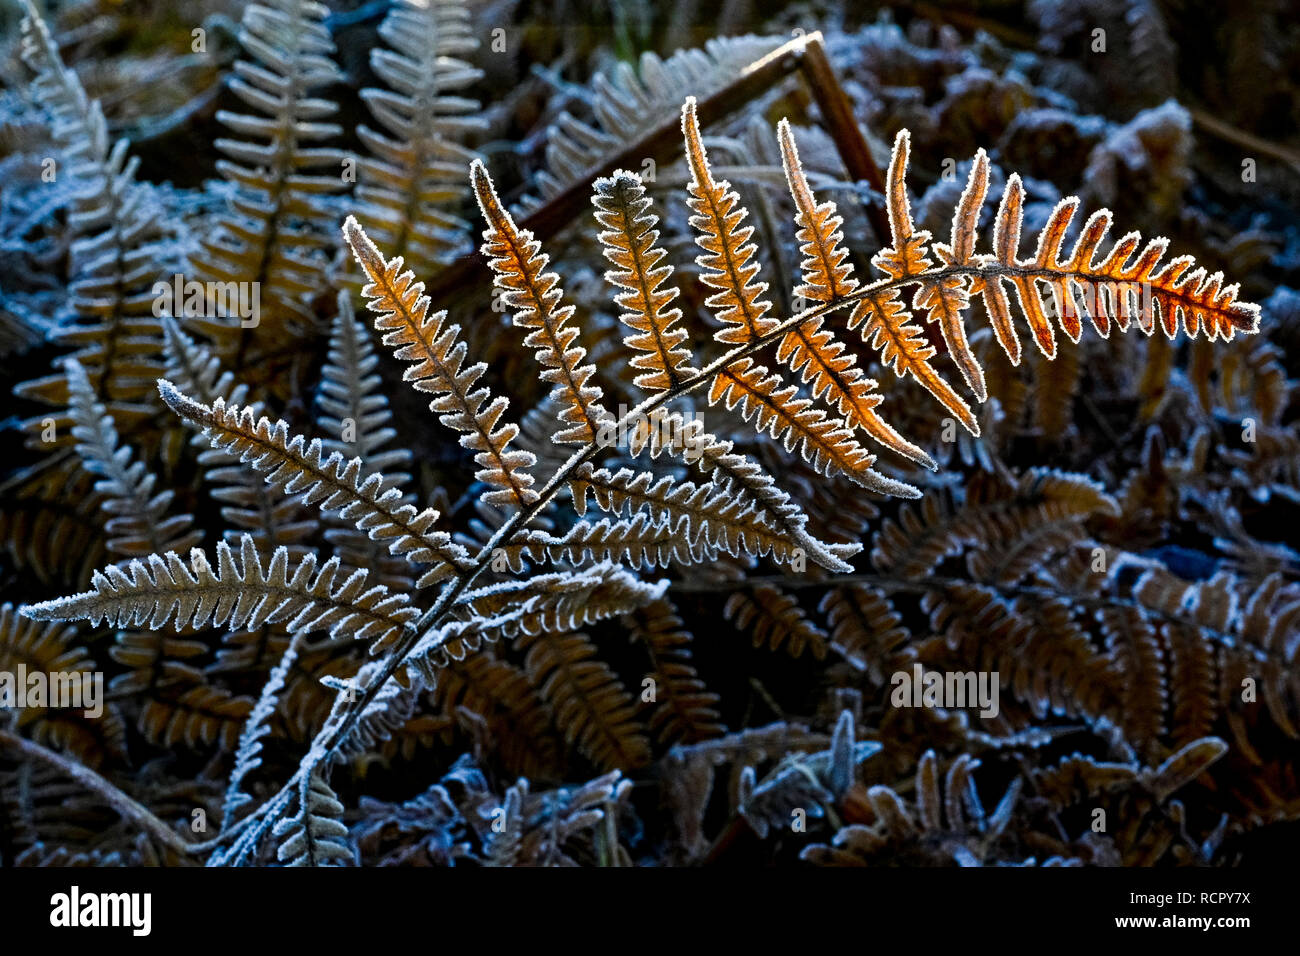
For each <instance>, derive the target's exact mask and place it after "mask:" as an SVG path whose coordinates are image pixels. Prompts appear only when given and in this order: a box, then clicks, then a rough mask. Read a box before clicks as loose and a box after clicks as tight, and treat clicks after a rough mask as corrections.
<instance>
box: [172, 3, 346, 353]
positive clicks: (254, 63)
mask: <svg viewBox="0 0 1300 956" xmlns="http://www.w3.org/2000/svg"><path fill="white" fill-rule="evenodd" d="M328 13H329V8H328V7H326V6H325V5H324V4H321V3H316V2H314V0H269V2H268V3H265V4H262V3H250V4H248V5H247V6H246V7H245V8H244V15H243V20H242V22H241V24H240V29H239V42H240V44H241V45H242V46H243V48H244V52H245V53H246V54H247V56H248V59H243V60H239V61H238V62H237V63H236V64H235V75H234V77H233V78H232V79H231V80H230V90H231V91H232V92H233V93H234V94H235V95H236V96H238V97H239V98H240V99H241V100H242V101H243V102H244V103H245V104H247V105H248V106H249V107H250V108H251V109H252V111H253V112H251V113H232V112H229V111H222V112H219V113H218V114H217V118H218V119H219V120H220V121H221V122H222V123H224V124H225V125H226V127H227V128H228V129H230V131H231V132H232V133H234V134H235V136H236V137H238V138H225V139H218V140H217V141H216V143H215V145H216V147H217V148H218V149H219V150H221V152H222V153H224V154H225V155H226V156H227V157H229V158H227V159H222V160H220V161H218V164H217V168H218V170H219V171H220V172H221V174H222V175H223V176H225V177H226V179H228V180H229V181H230V182H231V183H232V184H234V187H235V191H234V193H233V195H232V197H231V200H230V210H229V212H228V213H227V214H226V216H225V217H224V218H223V219H222V220H221V223H220V227H219V228H218V229H217V231H216V233H215V234H214V235H211V236H207V237H203V238H202V239H201V240H200V245H201V247H202V248H201V251H200V252H198V253H196V254H195V255H194V257H193V258H192V259H191V266H192V268H193V270H194V272H195V274H196V277H197V278H199V279H202V280H204V281H211V282H223V283H224V282H236V283H241V284H242V283H258V289H259V290H260V309H261V315H260V324H259V326H258V328H262V329H265V328H268V327H269V328H275V327H279V326H281V325H282V324H283V323H284V322H285V321H294V322H305V321H307V320H308V319H309V318H310V312H309V309H308V308H307V306H306V304H305V299H306V298H307V297H309V296H312V295H316V294H318V293H319V292H320V291H321V290H322V289H323V288H325V287H326V285H327V283H326V275H325V259H324V257H323V256H322V254H321V250H322V249H324V248H326V247H328V246H329V245H331V244H332V243H333V242H334V235H333V233H332V230H333V226H334V223H335V221H336V220H334V218H333V216H332V215H331V214H330V213H329V212H327V211H325V210H324V209H323V208H322V206H321V203H320V198H319V197H321V196H324V195H328V194H330V193H334V192H338V191H340V190H341V189H342V188H343V184H344V183H343V162H344V160H345V159H346V156H345V154H344V153H343V152H342V151H340V150H337V149H333V148H329V147H324V146H318V145H313V144H317V143H321V142H324V141H328V140H330V139H332V138H334V137H336V136H338V135H339V133H340V132H341V130H340V128H339V127H338V126H337V125H336V124H334V123H331V122H327V121H326V117H329V116H331V115H332V114H333V113H334V112H335V110H336V107H335V105H334V103H333V102H331V101H330V100H328V99H326V98H324V97H322V96H320V95H319V94H320V92H321V91H322V90H323V89H324V88H326V87H328V86H329V85H331V84H333V83H337V82H339V81H340V80H341V79H342V76H343V75H342V72H341V71H340V70H339V68H338V67H337V66H336V65H335V64H334V61H333V60H332V59H330V56H331V54H332V53H333V52H334V43H333V41H332V40H331V39H330V34H329V30H328V29H327V27H326V26H325V23H324V21H325V17H326V16H327V15H328ZM194 324H195V327H196V328H199V329H201V330H202V331H203V332H204V333H205V334H207V335H209V336H211V337H212V339H213V343H214V345H215V347H216V349H217V351H218V353H219V354H220V355H222V356H223V357H224V358H227V359H231V358H235V359H237V360H238V361H240V362H242V361H244V360H245V359H247V358H249V357H251V356H250V355H249V354H248V352H247V342H246V338H247V337H249V336H251V335H255V334H258V333H257V332H256V331H254V330H249V329H241V328H240V323H239V322H237V321H235V320H233V319H230V318H226V317H214V318H208V319H202V320H195V323H194ZM262 334H265V332H263V333H262Z"/></svg>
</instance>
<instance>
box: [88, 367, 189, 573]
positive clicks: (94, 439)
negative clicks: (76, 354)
mask: <svg viewBox="0 0 1300 956" xmlns="http://www.w3.org/2000/svg"><path fill="white" fill-rule="evenodd" d="M64 368H65V370H66V371H65V374H66V376H67V380H68V389H69V392H70V398H71V400H72V408H71V417H72V421H73V426H72V434H73V437H74V438H76V439H77V454H78V455H79V456H80V457H81V461H82V465H83V467H85V469H86V470H87V471H88V472H90V473H91V474H92V475H95V476H96V477H97V478H98V479H99V480H98V481H96V482H95V492H96V494H98V495H100V496H102V501H101V502H100V509H101V510H102V511H103V512H104V514H105V515H106V516H107V520H106V521H105V522H104V532H105V534H107V535H108V549H109V550H110V551H111V552H113V553H114V554H119V555H123V556H125V557H131V558H138V557H142V556H144V555H146V554H150V553H160V552H163V551H177V550H183V549H186V548H191V547H193V546H194V545H196V544H198V543H199V541H201V540H202V539H203V533H202V532H201V531H199V530H197V529H196V528H195V527H194V519H193V518H192V517H191V516H190V515H184V514H182V515H169V514H168V511H169V509H170V507H171V503H172V500H173V499H174V498H175V492H173V491H171V490H165V491H160V492H158V494H154V493H153V489H154V485H155V483H156V482H157V478H156V476H155V475H154V474H152V473H151V472H150V471H149V470H148V469H147V468H146V467H145V463H144V462H143V461H135V460H133V455H132V453H131V449H130V447H128V446H126V445H122V444H121V443H120V442H119V439H118V435H117V429H116V428H114V427H113V419H112V416H110V415H109V413H108V409H106V408H105V407H104V406H103V405H102V404H100V403H99V402H98V401H96V400H95V393H94V390H93V389H92V387H91V384H90V379H89V378H87V377H86V372H85V370H84V369H83V368H82V367H81V364H80V363H79V362H78V361H77V360H76V359H75V358H69V359H67V360H66V361H65V363H64Z"/></svg>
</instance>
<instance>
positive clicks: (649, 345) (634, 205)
mask: <svg viewBox="0 0 1300 956" xmlns="http://www.w3.org/2000/svg"><path fill="white" fill-rule="evenodd" d="M593 188H594V189H595V192H594V194H593V195H592V197H591V201H592V203H594V204H595V206H596V221H597V222H598V223H600V225H602V226H603V227H604V231H602V232H601V234H600V242H601V245H602V246H603V247H604V250H603V251H604V254H605V258H606V259H608V260H609V261H610V262H611V263H613V265H614V268H613V269H610V270H608V271H607V272H606V273H605V278H606V280H608V281H609V282H610V283H611V284H612V285H616V286H618V287H619V288H621V289H624V290H626V291H624V292H620V293H618V294H617V295H616V296H614V301H615V302H617V303H618V304H619V305H620V306H621V307H622V308H624V309H627V310H628V311H627V312H624V313H623V314H622V315H621V316H619V319H620V321H622V322H623V324H624V325H626V326H627V327H628V328H630V329H632V330H633V332H635V333H636V334H635V335H629V336H627V337H626V338H625V339H624V342H625V343H626V344H627V345H628V347H629V348H632V349H636V350H637V351H639V352H642V353H645V354H642V355H636V356H634V357H633V358H632V361H631V362H630V363H629V364H631V366H632V367H633V368H639V369H645V370H646V372H645V373H644V374H642V375H638V376H637V377H636V378H635V379H634V380H633V381H634V384H636V385H637V386H638V387H640V388H644V389H646V390H647V391H651V392H655V391H664V390H667V389H671V388H674V387H676V386H678V385H680V384H681V383H682V382H683V381H685V380H686V379H687V378H689V377H690V376H691V375H694V374H695V370H694V369H693V368H691V365H690V361H691V353H690V350H689V348H683V347H682V343H683V342H685V341H686V330H685V329H682V328H674V326H676V325H677V323H678V322H679V321H680V320H681V317H682V311H681V309H677V308H669V306H670V305H671V303H672V301H673V300H674V299H675V298H677V296H678V295H680V294H681V293H680V290H679V289H677V288H676V287H675V286H669V287H667V288H661V287H662V286H663V284H664V282H665V281H666V280H667V279H668V277H669V276H670V275H671V274H672V271H673V267H672V266H671V265H663V266H661V265H659V262H660V260H662V259H663V258H664V256H666V255H667V254H668V253H667V252H666V251H665V250H664V248H663V247H662V246H658V245H656V244H655V243H656V242H658V240H659V230H658V229H656V228H655V226H656V225H657V224H658V222H659V217H658V216H656V215H655V214H654V213H653V212H651V211H650V198H649V197H648V196H646V194H645V186H644V185H642V183H641V178H640V177H639V176H637V175H636V174H635V173H630V172H628V171H627V170H622V169H620V170H618V171H616V172H615V173H614V175H613V176H608V177H605V178H602V179H598V180H596V182H595V184H594V187H593Z"/></svg>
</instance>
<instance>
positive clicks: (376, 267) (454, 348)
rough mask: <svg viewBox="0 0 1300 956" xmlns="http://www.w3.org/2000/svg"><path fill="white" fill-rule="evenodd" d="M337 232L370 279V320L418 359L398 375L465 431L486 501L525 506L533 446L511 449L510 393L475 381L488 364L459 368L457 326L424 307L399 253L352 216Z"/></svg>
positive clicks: (420, 288)
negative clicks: (389, 252)
mask: <svg viewBox="0 0 1300 956" xmlns="http://www.w3.org/2000/svg"><path fill="white" fill-rule="evenodd" d="M343 234H344V236H345V237H346V238H347V241H348V244H349V245H350V246H351V247H352V252H353V255H355V256H356V258H357V261H358V262H359V263H360V264H361V267H362V269H364V270H365V273H366V275H367V276H368V277H369V278H370V282H369V284H368V285H366V287H365V288H364V289H363V290H362V294H363V295H365V296H366V297H367V298H368V299H369V301H370V308H371V310H372V311H373V312H374V313H375V316H376V318H375V328H376V329H378V330H380V331H381V332H383V333H384V344H385V345H387V346H389V347H391V348H394V349H395V351H394V353H393V354H394V355H395V356H396V357H397V358H399V359H403V360H405V361H407V362H414V363H416V364H415V365H413V366H412V367H411V368H408V369H407V371H406V374H405V376H404V378H405V379H406V380H407V381H408V382H411V383H412V384H413V386H414V387H415V388H416V389H417V390H419V391H421V392H429V393H431V394H432V395H433V396H434V398H433V400H432V401H431V402H430V403H429V409H430V411H432V412H435V413H436V414H437V415H438V417H439V421H441V422H442V423H443V424H444V425H446V426H447V427H449V428H454V429H456V430H457V431H461V432H464V433H465V434H464V435H463V436H462V437H461V440H460V442H461V444H462V445H463V446H465V447H466V448H469V449H471V450H473V451H474V452H475V455H474V460H475V461H476V462H478V464H479V466H480V470H479V471H478V472H477V473H476V475H475V477H477V478H478V479H479V480H480V481H483V482H486V483H487V484H489V485H491V486H493V490H492V491H489V492H488V493H487V494H486V495H485V496H484V499H483V500H485V501H487V502H489V503H491V504H496V505H505V506H515V507H524V506H527V505H530V504H532V503H533V502H534V501H536V500H537V492H535V491H534V490H533V488H532V485H533V480H534V479H533V476H532V475H531V474H530V473H529V468H531V467H532V465H533V464H534V462H535V461H536V459H535V458H534V456H533V454H532V453H531V452H526V451H520V450H517V449H511V448H510V447H509V446H510V442H511V441H513V440H514V438H515V436H516V435H518V434H519V426H518V425H515V424H513V423H507V424H501V416H502V415H503V414H504V413H505V410H506V408H507V406H508V405H509V404H510V403H509V400H507V399H505V398H493V397H492V395H491V393H490V392H489V391H488V389H487V388H486V387H485V386H478V387H477V388H476V387H475V386H476V385H477V383H478V381H479V379H480V378H481V377H482V375H483V373H484V372H485V371H487V365H486V364H484V363H483V362H477V363H475V364H474V365H471V366H469V367H468V368H463V367H462V366H463V364H464V361H465V355H466V353H467V351H468V346H467V345H466V344H465V343H464V342H463V341H461V340H460V326H458V325H448V326H444V322H445V321H446V318H447V313H446V312H445V311H444V312H435V313H433V314H432V315H430V314H429V297H428V296H426V295H424V283H422V282H416V281H415V275H414V273H412V272H410V271H405V272H404V271H403V262H402V260H401V258H395V259H385V258H384V256H383V254H382V253H380V251H379V250H378V249H377V248H376V247H375V245H374V243H372V242H371V241H370V239H369V237H367V236H366V234H365V232H364V231H363V230H362V229H361V227H360V226H359V225H357V222H356V220H355V219H353V218H351V217H349V218H348V220H347V222H345V223H344V224H343Z"/></svg>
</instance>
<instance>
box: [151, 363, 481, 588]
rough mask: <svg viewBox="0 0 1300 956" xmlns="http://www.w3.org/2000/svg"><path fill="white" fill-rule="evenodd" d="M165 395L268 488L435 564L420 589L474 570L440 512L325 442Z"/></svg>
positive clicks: (235, 409)
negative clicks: (411, 500)
mask: <svg viewBox="0 0 1300 956" xmlns="http://www.w3.org/2000/svg"><path fill="white" fill-rule="evenodd" d="M158 389H159V392H160V393H161V394H162V397H163V401H165V402H166V403H167V405H168V406H169V407H170V408H171V409H172V410H173V411H175V412H176V414H178V415H180V416H181V417H182V418H184V419H185V420H187V421H189V422H192V423H194V424H195V425H197V426H198V427H200V428H202V429H203V433H204V434H205V435H207V436H208V441H210V442H211V443H212V446H213V447H214V448H216V449H218V450H219V451H222V452H225V453H227V454H234V455H238V456H239V459H240V461H242V462H243V463H244V464H245V465H247V466H248V467H250V468H252V469H253V470H254V471H256V472H259V473H260V474H261V475H262V476H263V479H264V480H265V481H266V482H267V484H269V485H271V486H272V487H274V488H278V489H282V490H283V491H284V492H285V493H286V494H291V495H301V501H302V502H303V504H307V505H311V504H315V505H317V506H318V507H319V508H320V510H321V511H323V512H326V513H332V512H336V513H338V515H339V516H340V517H343V518H346V519H348V520H349V521H351V522H353V524H355V525H356V527H357V529H358V530H361V531H365V532H366V533H367V534H369V535H370V537H371V539H372V540H375V541H387V542H388V550H389V551H390V552H391V553H392V554H395V555H400V556H402V557H404V558H405V559H406V560H407V561H410V562H412V563H416V562H419V563H426V564H432V565H433V567H432V568H431V569H430V570H428V571H426V572H425V573H424V574H423V575H422V576H421V577H420V579H419V581H417V582H416V586H417V587H427V586H428V585H430V584H433V583H436V582H438V581H441V580H443V579H444V578H446V577H447V576H448V575H451V574H454V573H455V571H456V570H457V569H459V568H463V567H465V566H467V564H468V561H469V555H468V554H467V553H466V552H465V549H464V548H462V547H461V546H460V545H458V544H455V543H454V542H453V541H452V540H451V537H450V535H448V534H447V533H446V532H442V531H433V530H432V528H433V524H434V522H435V521H437V519H438V513H437V512H436V511H434V510H433V509H432V508H426V509H425V510H424V511H421V512H418V513H417V512H416V510H415V507H414V506H413V505H410V504H407V503H405V502H403V500H402V494H401V492H399V491H398V490H397V489H395V488H389V489H388V490H387V491H383V490H381V489H382V488H383V484H384V481H383V478H382V476H380V475H377V474H371V473H366V472H363V471H362V470H361V459H359V458H353V459H352V460H351V461H344V459H343V456H342V455H341V454H339V453H338V452H334V453H333V454H331V455H329V456H328V457H326V456H325V454H324V450H323V448H322V446H321V443H320V440H319V439H313V440H312V441H311V442H307V441H306V440H305V439H304V438H303V437H302V436H301V435H295V436H293V437H290V435H289V426H288V425H286V424H285V423H284V422H283V421H279V422H275V423H274V424H273V423H272V422H271V420H270V419H269V418H267V417H266V416H262V417H261V418H255V417H254V414H253V411H252V410H251V409H249V408H247V407H244V408H241V407H239V406H238V405H227V404H226V403H225V402H224V401H223V400H222V399H220V398H218V399H217V400H216V401H215V402H214V403H213V404H212V405H211V406H208V405H203V404H201V403H199V402H196V401H194V400H193V399H191V398H188V397H186V396H185V395H182V394H181V393H180V392H179V391H177V390H176V388H175V386H173V385H172V384H171V383H170V382H168V381H165V380H164V381H161V382H159V384H158Z"/></svg>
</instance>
